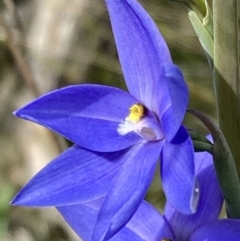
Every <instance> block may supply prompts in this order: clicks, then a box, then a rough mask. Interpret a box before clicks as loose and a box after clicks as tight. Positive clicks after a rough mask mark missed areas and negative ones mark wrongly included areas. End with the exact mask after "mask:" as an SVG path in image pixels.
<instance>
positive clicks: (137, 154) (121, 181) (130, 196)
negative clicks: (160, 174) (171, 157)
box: [93, 142, 162, 241]
mask: <svg viewBox="0 0 240 241" xmlns="http://www.w3.org/2000/svg"><path fill="white" fill-rule="evenodd" d="M161 147H162V143H161V142H147V143H145V144H141V145H138V146H136V147H135V148H132V156H129V158H128V159H126V161H125V163H124V164H123V166H122V168H121V171H120V172H119V174H118V176H117V177H116V179H115V181H114V183H113V185H112V186H111V189H110V191H109V192H108V195H107V197H106V198H105V200H104V203H103V206H102V208H101V210H100V212H99V216H98V221H97V224H96V228H95V231H94V236H93V240H94V241H102V240H104V241H105V240H108V239H109V238H111V237H112V236H113V235H114V234H116V233H117V232H118V231H119V230H120V229H121V228H122V227H123V226H124V225H125V224H126V223H127V222H128V221H129V220H130V219H131V217H132V216H133V214H134V213H135V212H136V210H137V208H138V207H139V205H140V203H141V201H142V200H143V198H144V196H145V194H146V192H147V189H148V187H149V186H150V183H151V180H152V178H153V175H154V172H155V169H156V164H157V160H158V158H159V153H160V151H161Z"/></svg>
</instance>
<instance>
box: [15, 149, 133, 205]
mask: <svg viewBox="0 0 240 241" xmlns="http://www.w3.org/2000/svg"><path fill="white" fill-rule="evenodd" d="M130 150H131V148H130V149H129V150H124V151H118V152H111V153H101V152H100V153H98V152H92V151H89V150H87V149H84V148H81V147H79V146H76V145H75V146H73V147H71V148H69V149H68V150H67V151H65V152H63V153H62V154H61V155H60V156H58V157H57V158H56V159H54V160H53V161H52V162H50V163H49V164H48V165H47V166H46V167H45V168H43V169H42V170H41V171H40V172H39V173H38V174H37V175H36V176H35V177H33V178H32V179H31V180H30V182H29V183H28V184H27V185H26V186H25V187H23V189H22V190H21V191H20V192H19V193H18V194H17V196H16V197H15V198H14V200H13V201H12V204H14V205H22V206H60V205H70V204H77V203H81V202H86V201H89V200H92V199H95V198H98V197H100V196H103V195H105V194H106V193H107V191H108V190H109V188H110V185H111V183H112V180H113V179H114V177H115V176H116V175H117V173H118V172H119V170H120V168H121V166H122V164H123V162H124V160H125V159H126V158H128V156H129V155H131V151H130Z"/></svg>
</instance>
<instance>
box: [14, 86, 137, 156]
mask: <svg viewBox="0 0 240 241" xmlns="http://www.w3.org/2000/svg"><path fill="white" fill-rule="evenodd" d="M138 102H139V101H137V100H136V99H135V98H134V97H132V96H131V95H129V94H128V93H127V92H125V91H123V90H120V89H117V88H114V87H107V86H101V85H75V86H70V87H66V88H63V89H60V90H57V91H53V92H51V93H49V94H46V95H44V96H42V97H40V98H39V99H37V100H35V101H33V102H32V103H30V104H28V105H27V106H25V107H23V108H22V109H20V110H18V111H17V112H15V114H16V115H17V116H18V117H21V118H23V119H27V120H30V121H33V122H36V123H38V124H40V125H43V126H45V127H47V128H49V129H51V130H54V131H56V132H58V133H60V134H61V135H63V136H65V137H66V138H68V139H69V140H71V141H73V142H74V143H76V144H78V145H80V146H83V147H85V148H87V149H90V150H94V151H101V152H110V151H118V150H122V149H125V148H127V147H129V146H132V145H133V144H135V143H137V142H140V141H141V138H140V137H139V136H138V135H137V134H134V133H131V134H127V135H124V136H122V135H120V134H119V133H118V131H117V129H118V126H119V124H120V123H121V122H122V121H124V119H125V118H126V117H127V116H128V114H129V107H131V106H132V105H133V104H136V103H138Z"/></svg>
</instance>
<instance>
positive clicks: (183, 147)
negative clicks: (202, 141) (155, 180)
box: [161, 126, 196, 214]
mask: <svg viewBox="0 0 240 241" xmlns="http://www.w3.org/2000/svg"><path fill="white" fill-rule="evenodd" d="M161 177H162V186H163V190H164V192H165V195H166V198H167V200H168V201H169V202H170V203H171V204H172V205H173V206H174V207H175V208H176V209H177V210H179V211H180V212H182V213H184V214H192V213H193V212H195V208H196V207H195V200H196V199H195V195H194V190H195V175H194V151H193V144H192V141H191V139H190V137H189V135H188V133H187V131H186V130H185V128H184V127H183V126H181V128H180V129H179V131H178V133H177V135H176V136H175V138H174V139H173V141H172V142H171V143H169V142H167V141H165V144H164V146H163V150H162V154H161Z"/></svg>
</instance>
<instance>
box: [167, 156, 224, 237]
mask: <svg viewBox="0 0 240 241" xmlns="http://www.w3.org/2000/svg"><path fill="white" fill-rule="evenodd" d="M195 169H196V175H197V180H198V183H199V189H200V198H199V202H198V207H197V212H196V213H195V214H192V215H188V216H185V215H183V214H182V213H180V212H178V211H177V210H176V209H175V208H174V207H173V206H172V205H171V204H170V203H169V202H167V203H166V206H165V210H164V215H165V217H166V219H167V220H168V221H169V223H171V229H172V230H173V232H174V234H175V238H176V239H177V240H179V241H184V240H189V238H190V236H191V234H192V233H193V232H194V231H195V230H197V229H198V228H200V227H202V226H203V225H205V224H206V223H210V222H213V221H216V220H217V219H218V216H219V213H220V211H221V208H222V204H223V197H222V193H221V190H220V187H219V184H218V181H217V177H216V173H215V170H214V166H213V160H212V156H211V155H210V154H209V153H206V152H202V153H195ZM183 230H184V232H183Z"/></svg>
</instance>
